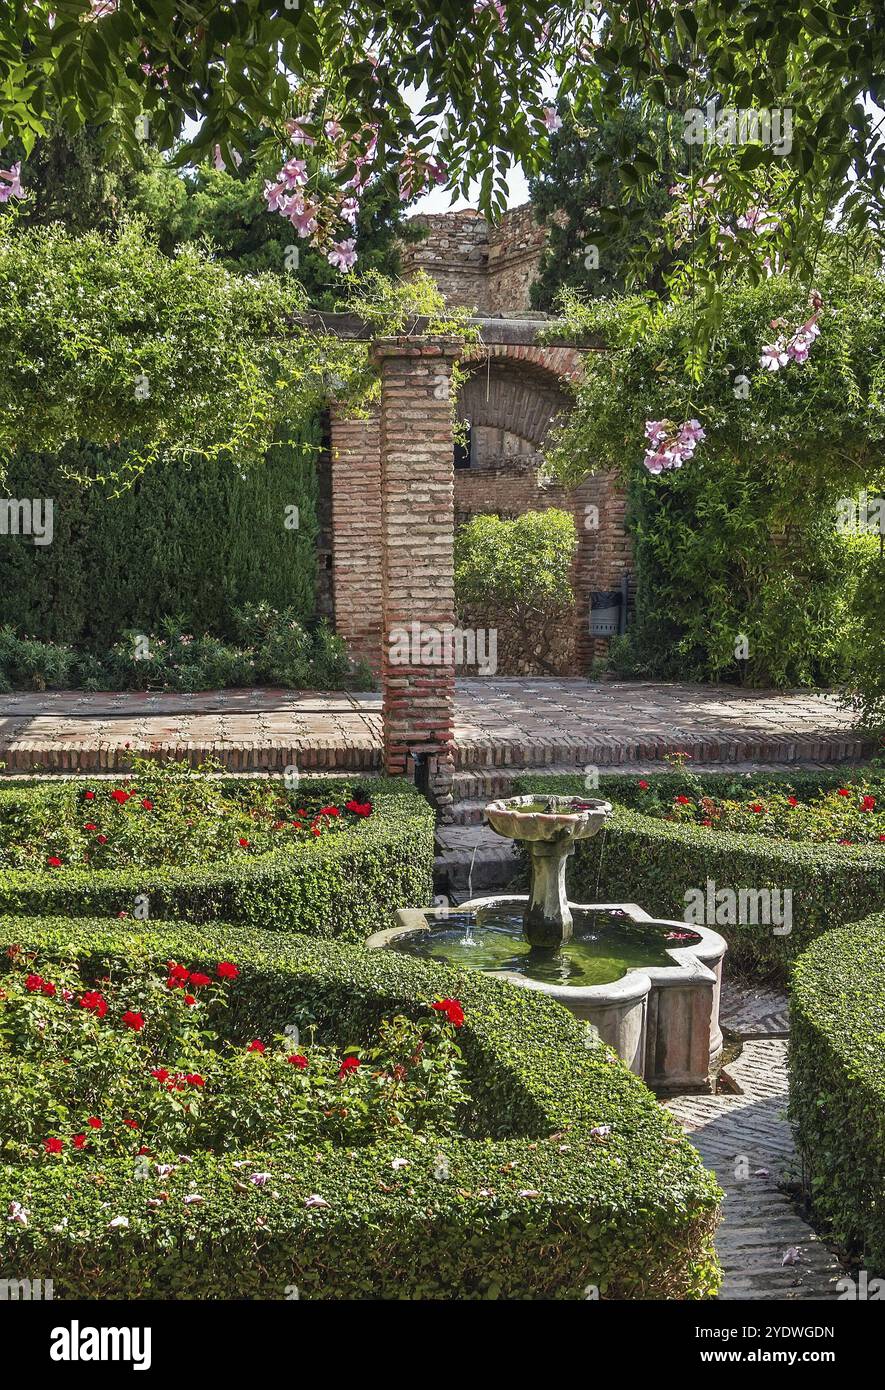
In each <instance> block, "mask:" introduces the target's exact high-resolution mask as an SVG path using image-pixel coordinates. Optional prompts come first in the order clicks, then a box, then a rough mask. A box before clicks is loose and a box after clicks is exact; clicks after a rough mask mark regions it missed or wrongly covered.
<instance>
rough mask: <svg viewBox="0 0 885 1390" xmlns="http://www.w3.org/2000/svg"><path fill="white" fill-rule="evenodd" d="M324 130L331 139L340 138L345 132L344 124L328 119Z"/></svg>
mask: <svg viewBox="0 0 885 1390" xmlns="http://www.w3.org/2000/svg"><path fill="white" fill-rule="evenodd" d="M323 130H324V131H325V132H326V135H327V136H328V138H329V139H330V140H340V138H341V136H342V135H343V134H344V126H343V125H341V123H340V122H339V121H326V124H325V125H324V126H323Z"/></svg>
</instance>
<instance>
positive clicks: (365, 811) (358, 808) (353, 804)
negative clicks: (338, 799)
mask: <svg viewBox="0 0 885 1390" xmlns="http://www.w3.org/2000/svg"><path fill="white" fill-rule="evenodd" d="M344 809H345V811H352V812H353V814H354V815H355V816H370V815H371V814H372V803H371V801H346V802H345V803H344Z"/></svg>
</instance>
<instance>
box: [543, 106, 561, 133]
mask: <svg viewBox="0 0 885 1390" xmlns="http://www.w3.org/2000/svg"><path fill="white" fill-rule="evenodd" d="M544 124H545V126H546V127H547V129H548V130H549V131H550V133H551V134H552V133H553V132H554V131H556V130H562V117H561V116H560V114H559V112H558V111H557V109H556V107H555V106H545V107H544Z"/></svg>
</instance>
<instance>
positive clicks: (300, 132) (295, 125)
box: [286, 116, 316, 145]
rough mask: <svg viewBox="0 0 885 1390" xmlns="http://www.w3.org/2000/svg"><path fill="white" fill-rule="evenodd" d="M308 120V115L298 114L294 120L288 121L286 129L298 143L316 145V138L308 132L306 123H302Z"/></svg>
mask: <svg viewBox="0 0 885 1390" xmlns="http://www.w3.org/2000/svg"><path fill="white" fill-rule="evenodd" d="M306 120H307V117H306V116H296V117H295V119H294V120H291V121H287V122H286V130H287V131H288V133H289V134H290V135H291V137H292V139H293V140H295V141H296V142H297V143H298V144H301V145H315V144H316V140H314V138H313V136H312V135H309V134H308V132H307V131H306V130H305V129H304V125H303V124H302V123H303V122H304V121H306Z"/></svg>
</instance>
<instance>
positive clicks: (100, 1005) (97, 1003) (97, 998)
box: [80, 989, 108, 1018]
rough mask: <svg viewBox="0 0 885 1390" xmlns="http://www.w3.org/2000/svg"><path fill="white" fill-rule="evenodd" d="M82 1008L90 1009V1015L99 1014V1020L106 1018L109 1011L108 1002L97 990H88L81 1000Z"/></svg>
mask: <svg viewBox="0 0 885 1390" xmlns="http://www.w3.org/2000/svg"><path fill="white" fill-rule="evenodd" d="M80 1008H81V1009H88V1010H89V1011H90V1013H94V1014H98V1016H99V1018H104V1016H105V1014H106V1013H107V1011H108V1001H107V1000H106V999H105V998H104V996H103V995H102V994H100V993H99V991H98V990H97V989H88V990H87V991H86V993H85V994H84V995H83V997H82V998H81V1000H80Z"/></svg>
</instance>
